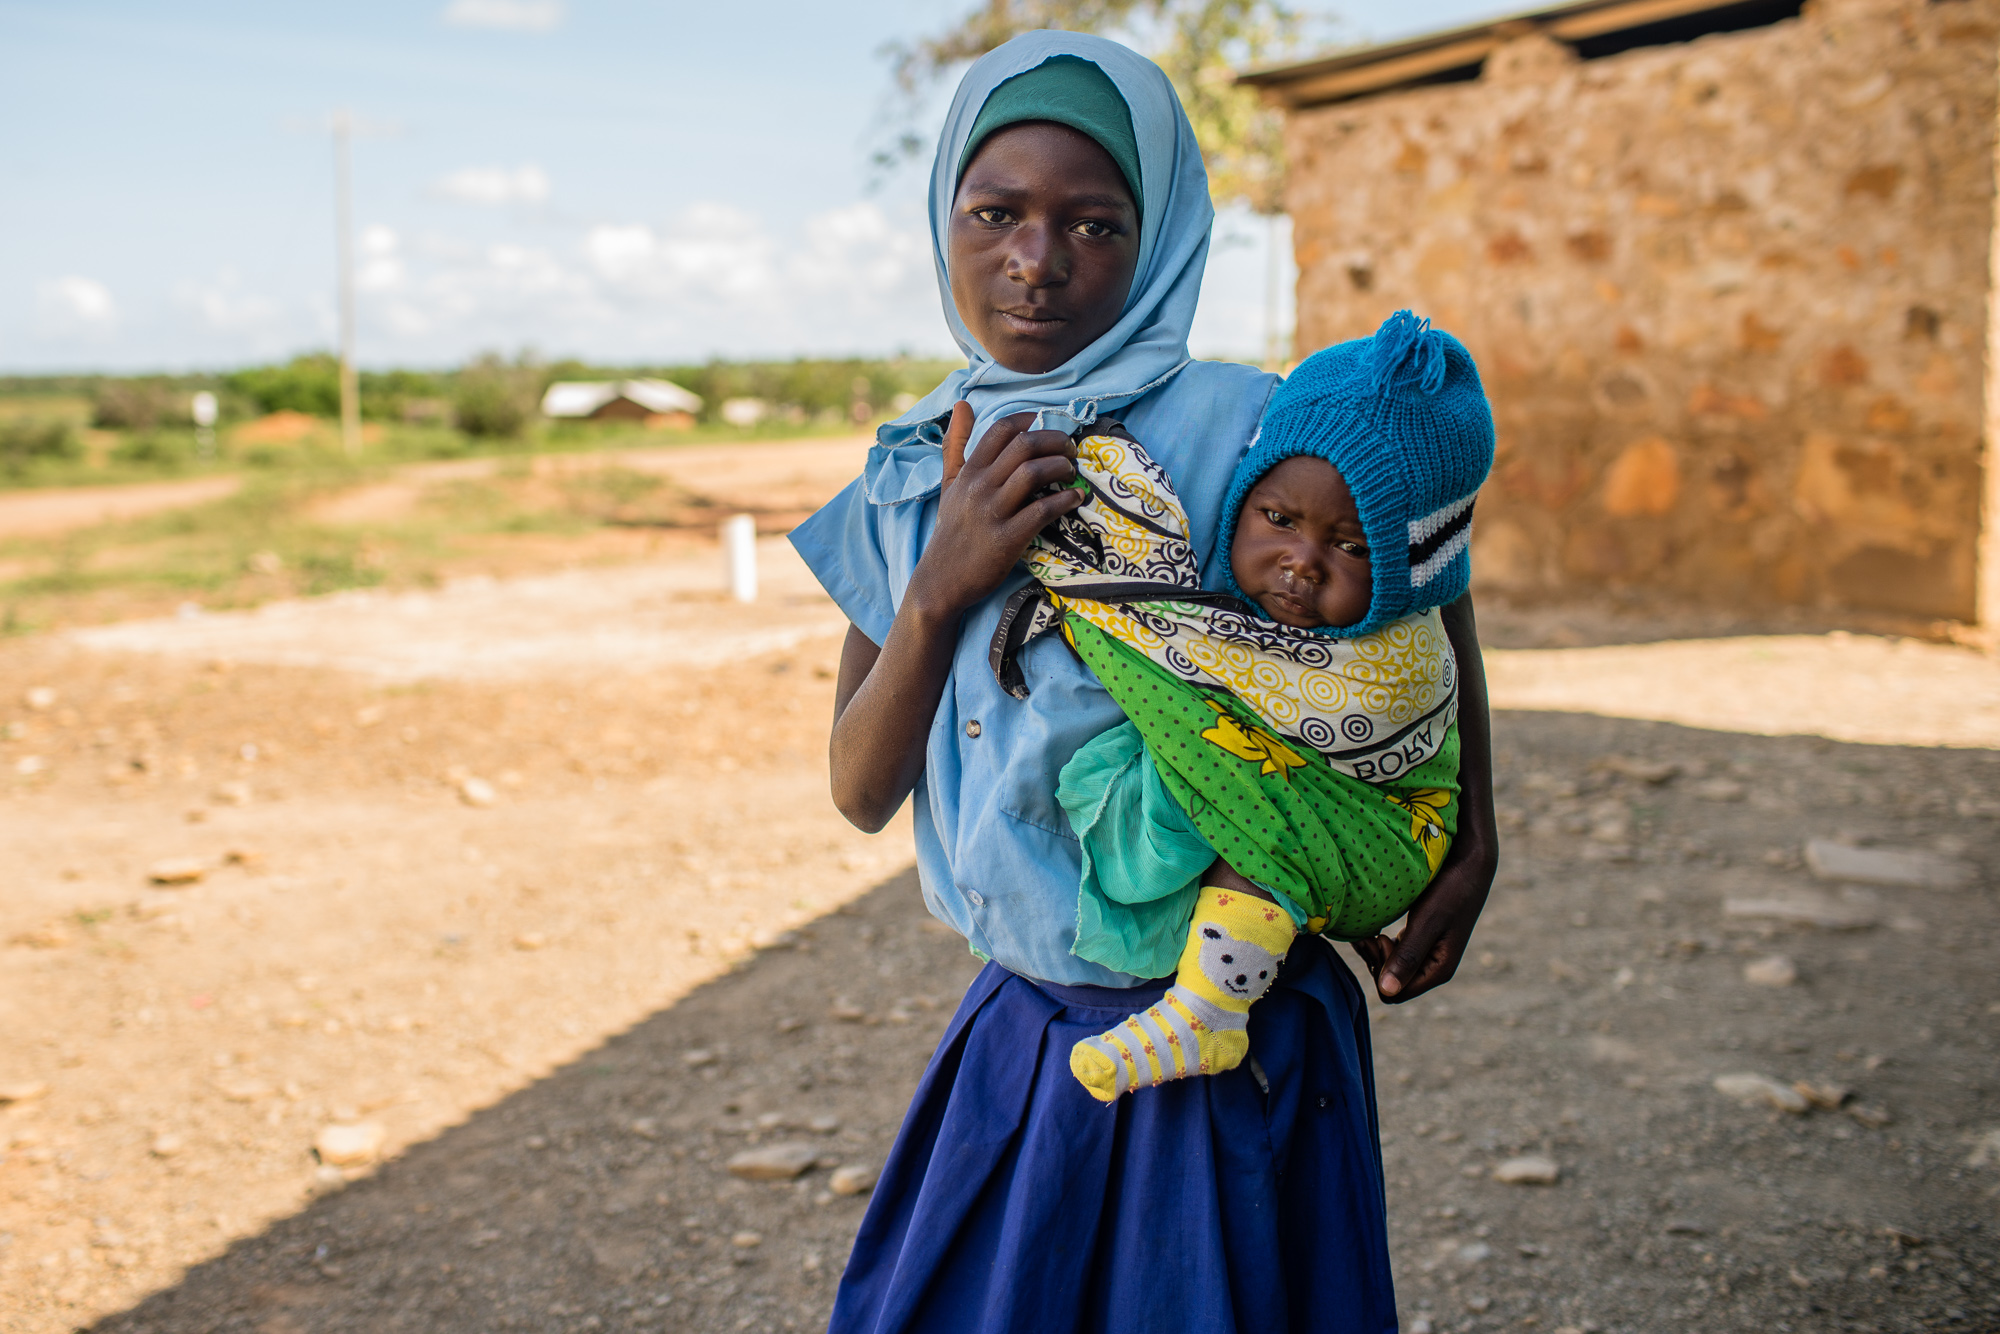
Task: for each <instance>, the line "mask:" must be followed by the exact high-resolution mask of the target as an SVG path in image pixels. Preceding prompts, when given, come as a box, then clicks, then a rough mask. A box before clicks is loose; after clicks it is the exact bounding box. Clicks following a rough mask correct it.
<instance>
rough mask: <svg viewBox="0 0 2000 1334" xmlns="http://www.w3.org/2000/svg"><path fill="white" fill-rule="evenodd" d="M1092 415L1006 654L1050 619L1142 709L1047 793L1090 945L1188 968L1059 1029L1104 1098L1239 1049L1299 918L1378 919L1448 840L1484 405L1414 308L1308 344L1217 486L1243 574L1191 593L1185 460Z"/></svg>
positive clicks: (1465, 365) (1341, 929)
mask: <svg viewBox="0 0 2000 1334" xmlns="http://www.w3.org/2000/svg"><path fill="white" fill-rule="evenodd" d="M1086 429H1087V431H1088V434H1085V435H1083V438H1082V439H1080V440H1079V441H1078V458H1077V466H1078V470H1079V472H1080V474H1081V477H1080V479H1079V481H1078V482H1077V483H1075V485H1076V486H1077V487H1078V488H1079V489H1082V490H1085V491H1086V492H1087V493H1088V495H1089V497H1090V499H1089V500H1088V501H1087V502H1086V503H1085V504H1084V506H1083V507H1082V508H1080V509H1078V510H1076V511H1075V512H1074V513H1071V514H1069V515H1066V516H1064V517H1063V518H1061V519H1059V520H1058V521H1057V522H1056V523H1055V524H1054V525H1053V526H1052V527H1050V528H1049V529H1048V530H1047V531H1045V532H1044V533H1043V534H1042V535H1041V536H1039V537H1037V538H1036V539H1035V542H1034V544H1033V545H1032V546H1031V547H1030V548H1029V550H1028V556H1027V566H1028V570H1029V572H1030V573H1031V574H1033V575H1034V576H1035V578H1036V580H1037V582H1036V583H1035V584H1032V585H1030V586H1029V587H1028V588H1026V589H1023V590H1022V591H1021V592H1020V593H1017V594H1016V595H1015V596H1014V598H1013V599H1011V600H1010V603H1009V614H1008V615H1005V616H1003V618H1002V625H1003V627H1004V628H1003V630H1002V631H1001V633H1000V635H999V637H998V639H997V640H996V645H995V648H996V653H995V668H996V671H997V672H998V674H999V677H1000V681H1001V684H1002V685H1004V686H1008V687H1009V688H1010V689H1011V690H1012V691H1013V693H1015V694H1016V695H1020V696H1025V695H1026V694H1028V693H1029V685H1028V683H1027V682H1026V681H1025V680H1024V679H1023V678H1022V675H1021V673H1020V671H1019V668H1018V664H1017V662H1016V661H1015V659H1016V657H1017V655H1018V650H1019V647H1020V645H1022V644H1024V643H1027V642H1031V641H1032V640H1033V639H1034V638H1035V637H1037V636H1038V635H1041V634H1044V633H1048V632H1050V631H1051V630H1055V629H1058V628H1059V629H1060V631H1061V633H1062V635H1063V637H1064V639H1065V640H1067V641H1068V643H1069V644H1070V646H1071V647H1072V648H1073V649H1075V650H1076V651H1077V653H1078V655H1079V656H1080V657H1081V658H1082V660H1083V661H1084V662H1085V663H1086V664H1087V665H1089V667H1090V668H1091V670H1092V672H1093V673H1094V674H1095V676H1096V677H1097V679H1098V680H1099V681H1100V682H1101V683H1102V684H1103V685H1104V686H1105V688H1106V689H1107V690H1109V691H1110V693H1111V696H1112V698H1113V699H1115V700H1117V702H1118V703H1119V705H1120V706H1121V707H1122V708H1123V709H1124V710H1125V712H1126V714H1127V716H1128V719H1129V721H1127V722H1126V723H1124V724H1122V725H1121V726H1119V727H1116V728H1113V729H1111V730H1110V731H1108V732H1106V733H1105V734H1103V735H1102V736H1099V737H1097V738H1095V739H1093V740H1092V741H1090V742H1089V743H1088V744H1086V745H1085V746H1084V747H1083V748H1082V749H1080V750H1079V751H1078V752H1077V754H1076V757H1075V758H1074V759H1072V760H1071V761H1070V762H1069V764H1068V765H1066V766H1065V767H1064V769H1063V772H1062V781H1061V786H1060V788H1059V791H1058V796H1059V797H1060V799H1061V801H1062V804H1063V807H1064V809H1065V810H1066V811H1067V812H1068V814H1069V818H1070V823H1071V825H1072V826H1073V827H1074V829H1075V830H1076V833H1077V837H1078V839H1079V841H1080V842H1081V843H1082V845H1083V878H1082V890H1081V894H1080V896H1079V902H1078V912H1077V941H1076V945H1075V951H1076V953H1077V954H1078V955H1079V956H1080V957H1083V958H1086V959H1091V960H1094V961H1096V962H1099V963H1103V964H1105V965H1107V966H1109V967H1113V968H1118V969H1120V970H1122V971H1125V972H1129V973H1133V974H1135V975H1138V976H1146V975H1149V974H1157V973H1162V972H1165V971H1167V970H1168V969H1169V968H1172V969H1173V970H1174V971H1175V973H1176V978H1177V980H1176V983H1175V985H1174V986H1173V987H1172V988H1171V989H1170V990H1169V991H1168V992H1167V993H1166V995H1165V996H1163V997H1162V998H1161V999H1160V1000H1159V1001H1157V1002H1156V1003H1154V1004H1153V1005H1151V1006H1149V1007H1147V1008H1146V1009H1145V1010H1143V1011H1141V1012H1139V1013H1137V1014H1134V1015H1132V1016H1131V1017H1129V1018H1128V1019H1126V1020H1125V1021H1124V1022H1123V1023H1121V1024H1119V1025H1117V1026H1115V1027H1114V1028H1112V1029H1110V1030H1108V1031H1106V1032H1104V1033H1101V1034H1098V1035H1096V1036H1094V1037H1090V1038H1086V1039H1084V1040H1083V1041H1081V1042H1079V1043H1077V1044H1076V1046H1075V1048H1074V1049H1073V1050H1072V1051H1071V1053H1070V1069H1071V1071H1072V1072H1073V1073H1074V1074H1075V1075H1076V1077H1077V1079H1078V1081H1079V1082H1081V1083H1082V1084H1083V1085H1084V1087H1085V1088H1087V1089H1088V1090H1089V1091H1090V1092H1091V1094H1092V1096H1094V1097H1096V1098H1098V1099H1099V1100H1100V1101H1104V1102H1110V1101H1112V1100H1113V1099H1114V1098H1116V1097H1118V1096H1119V1095H1120V1094H1122V1093H1124V1092H1126V1091H1127V1090H1128V1089H1130V1088H1134V1087H1143V1086H1151V1085H1156V1084H1160V1083H1164V1082H1165V1081H1167V1080H1171V1079H1179V1078H1182V1077H1184V1076H1186V1075H1191V1074H1217V1073H1220V1072H1222V1071H1225V1070H1232V1069H1234V1068H1235V1067H1236V1066H1237V1065H1238V1064H1239V1063H1240V1062H1241V1060H1242V1059H1243V1055H1244V1053H1245V1052H1246V1051H1247V1049H1248V1036H1247V1021H1248V1016H1249V1012H1250V1006H1251V1005H1252V1003H1254V1002H1255V1001H1256V1000H1257V998H1258V997H1260V996H1261V995H1263V993H1264V991H1265V990H1266V989H1267V988H1268V987H1269V986H1270V984H1271V982H1272V981H1273V980H1275V978H1276V975H1277V965H1278V962H1279V961H1280V960H1282V959H1283V958H1284V956H1285V955H1286V953H1287V951H1288V950H1289V949H1290V947H1291V943H1292V939H1293V936H1294V935H1295V934H1296V933H1297V932H1298V931H1300V930H1304V931H1306V932H1308V933H1311V934H1319V933H1322V932H1324V933H1325V934H1327V935H1330V936H1332V937H1334V938H1336V939H1348V940H1352V939H1367V938H1371V937H1373V936H1374V935H1375V934H1376V933H1377V932H1378V931H1380V930H1381V929H1382V928H1383V927H1384V926H1386V925H1388V923H1389V922H1391V921H1393V920H1394V919H1395V918H1397V917H1399V916H1401V915H1402V913H1403V912H1404V911H1405V910H1406V909H1407V908H1408V907H1409V906H1410V904H1411V903H1413V902H1414V901H1415V900H1416V898H1417V896H1418V895H1419V894H1421V893H1422V892H1423V890H1424V889H1425V888H1426V887H1427V886H1428V885H1429V883H1430V880H1431V876H1432V875H1433V874H1434V873H1435V872H1436V871H1437V869H1438V867H1439V865H1440V864H1441V863H1442V862H1443V860H1444V856H1445V852H1446V849H1447V846H1448V843H1449V839H1450V837H1451V834H1452V832H1453V830H1454V829H1455V828H1456V825H1457V815H1458V807H1457V801H1456V796H1457V792H1458V755H1459V738H1458V732H1457V727H1456V715H1457V706H1458V691H1457V681H1456V673H1455V670H1454V664H1453V662H1452V659H1451V651H1450V647H1449V645H1448V643H1447V641H1446V637H1445V633H1444V626H1443V623H1442V619H1441V618H1440V616H1439V615H1438V612H1437V610H1436V608H1437V607H1438V606H1440V605H1442V604H1444V603H1448V602H1452V601H1454V600H1456V599H1457V598H1458V597H1459V596H1460V595H1462V594H1463V593H1464V591H1465V587H1466V584H1467V582H1468V579H1469V575H1470V563H1469V561H1468V559H1467V554H1466V545H1467V544H1466V536H1467V534H1468V533H1469V531H1470V529H1471V523H1472V503H1473V499H1474V496H1475V493H1476V492H1477V490H1478V488H1479V485H1480V483H1481V482H1483V481H1484V480H1485V477H1486V472H1487V469H1488V468H1489V467H1490V466H1491V464H1492V458H1493V419H1492V413H1491V411H1490V410H1489V408H1488V406H1487V403H1486V397H1485V394H1484V393H1483V392H1482V391H1481V389H1480V385H1479V376H1478V372H1477V370H1476V369H1475V368H1474V366H1473V364H1472V359H1471V357H1470V356H1469V355H1467V353H1466V352H1465V349H1464V348H1463V347H1462V346H1460V345H1459V343H1458V342H1457V340H1455V339H1453V338H1452V337H1451V336H1450V335H1448V334H1444V333H1440V332H1437V331H1434V330H1432V329H1430V327H1429V326H1428V324H1427V323H1426V322H1424V321H1420V320H1418V319H1416V318H1415V317H1414V316H1413V315H1411V314H1410V313H1409V312H1408V311H1401V312H1398V313H1397V314H1396V315H1394V316H1392V317H1391V318H1390V319H1389V320H1388V321H1387V322H1385V323H1384V324H1383V326H1382V327H1381V329H1379V330H1378V331H1377V332H1376V333H1375V335H1374V336H1373V337H1372V338H1362V339H1355V340H1353V341H1351V342H1347V343H1342V344H1339V345H1337V346H1334V347H1330V348H1327V349H1326V350H1325V351H1323V352H1319V353H1316V354H1315V355H1313V356H1312V357H1310V358H1308V359H1307V360H1306V361H1305V363H1304V364H1303V365H1301V366H1300V367H1299V368H1298V370H1297V371H1295V372H1294V373H1293V374H1292V376H1291V378H1290V379H1288V380H1287V381H1286V382H1285V384H1284V385H1283V386H1282V387H1281V388H1280V389H1279V390H1278V392H1277V393H1276V394H1275V395H1273V397H1272V401H1271V406H1270V409H1269V410H1268V411H1267V412H1266V414H1265V417H1264V422H1263V425H1262V427H1261V429H1260V431H1259V436H1258V443H1257V445H1256V446H1255V447H1254V448H1253V449H1252V450H1251V451H1250V453H1249V454H1248V455H1247V456H1246V457H1245V458H1244V460H1243V462H1242V463H1241V464H1240V465H1239V466H1238V468H1237V470H1236V476H1235V479H1234V481H1233V482H1232V484H1231V487H1230V506H1229V511H1230V513H1231V515H1232V517H1231V519H1230V520H1229V522H1228V524H1227V526H1226V527H1225V529H1224V531H1223V534H1222V537H1221V542H1222V543H1223V545H1224V547H1225V548H1226V551H1227V557H1228V564H1227V565H1226V567H1225V571H1226V573H1225V579H1226V580H1227V581H1228V583H1229V585H1230V587H1231V589H1232V590H1233V592H1232V594H1214V593H1207V592H1203V591H1202V590H1201V587H1200V574H1199V571H1198V569H1197V566H1196V563H1195V561H1194V558H1193V553H1192V551H1191V550H1190V548H1189V546H1188V543H1187V520H1186V515H1185V514H1184V513H1183V512H1182V510H1181V506H1180V503H1179V500H1178V499H1177V497H1176V496H1175V493H1174V489H1173V484H1172V480H1171V478H1169V477H1168V476H1167V475H1166V473H1165V472H1164V471H1163V470H1161V469H1160V468H1159V467H1158V465H1157V464H1155V463H1154V462H1153V460H1152V459H1151V458H1150V457H1149V456H1148V455H1147V453H1146V451H1145V449H1144V448H1143V447H1142V446H1141V445H1140V444H1139V442H1138V441H1137V440H1135V439H1133V438H1132V437H1131V436H1130V435H1129V433H1127V432H1125V431H1124V430H1123V429H1122V428H1121V427H1119V426H1117V425H1116V424H1113V425H1111V426H1109V427H1105V426H1096V427H1090V428H1086ZM1217 854H1220V856H1218V855H1217Z"/></svg>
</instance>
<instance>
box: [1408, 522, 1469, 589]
mask: <svg viewBox="0 0 2000 1334" xmlns="http://www.w3.org/2000/svg"><path fill="white" fill-rule="evenodd" d="M1410 527H1412V528H1414V527H1416V525H1415V524H1411V525H1410ZM1471 541H1472V525H1471V524H1467V525H1466V526H1465V527H1464V528H1462V529H1460V530H1459V531H1458V532H1456V533H1454V534H1453V535H1452V536H1451V539H1450V540H1449V541H1447V542H1446V543H1445V544H1444V545H1443V546H1441V547H1439V548H1438V549H1437V550H1436V551H1434V552H1432V553H1431V557H1430V559H1429V560H1427V561H1425V562H1424V563H1423V564H1421V565H1413V566H1411V567H1410V587H1412V588H1422V587H1423V586H1424V585H1425V584H1427V583H1429V582H1430V581H1431V580H1433V579H1435V578H1437V577H1438V576H1439V575H1440V574H1443V573H1444V568H1445V566H1447V565H1449V564H1451V563H1452V561H1454V560H1456V559H1457V558H1458V553H1459V552H1461V551H1464V550H1465V548H1466V547H1467V546H1468V545H1469V544H1470V543H1471Z"/></svg>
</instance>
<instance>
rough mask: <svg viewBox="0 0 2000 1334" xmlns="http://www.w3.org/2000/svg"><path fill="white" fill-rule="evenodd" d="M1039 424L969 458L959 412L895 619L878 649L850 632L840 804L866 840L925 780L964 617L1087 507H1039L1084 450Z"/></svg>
mask: <svg viewBox="0 0 2000 1334" xmlns="http://www.w3.org/2000/svg"><path fill="white" fill-rule="evenodd" d="M1033 420H1034V416H1033V414H1032V413H1025V412H1023V413H1016V414H1015V415H1013V416H1011V417H1003V418H1001V419H1000V420H999V421H998V422H996V423H994V425H993V426H992V427H991V428H990V429H989V430H988V431H987V432H986V435H985V436H984V437H983V438H982V439H981V440H980V442H979V448H978V449H977V450H976V451H974V456H973V458H971V459H970V460H968V459H967V458H966V457H965V445H966V441H967V440H968V439H969V438H970V436H971V435H972V409H971V407H970V406H969V405H967V404H965V403H960V404H958V405H957V406H955V407H954V408H953V409H952V412H951V427H950V429H949V430H948V431H947V432H946V433H945V441H944V492H943V494H942V496H941V497H940V498H939V501H938V519H937V527H936V529H935V530H934V531H933V532H932V534H931V539H930V543H929V545H928V546H926V547H925V548H924V554H923V556H922V557H921V558H919V560H918V561H917V568H916V570H915V571H914V572H913V573H912V575H911V576H910V585H909V587H908V589H906V590H905V591H904V593H903V601H902V605H901V606H899V607H898V608H897V609H896V619H895V621H894V622H893V623H892V624H891V625H890V627H889V633H888V635H887V636H886V637H885V638H884V640H883V642H882V643H881V644H880V645H879V646H878V645H877V644H875V643H874V642H873V641H871V640H870V639H869V638H868V637H867V636H866V635H864V634H862V633H861V631H860V630H858V629H856V628H855V627H854V626H852V625H850V626H849V627H848V628H847V643H846V644H845V645H844V646H843V647H842V649H841V653H840V679H839V681H838V682H837V683H836V685H835V689H834V705H833V709H834V714H833V741H832V744H831V747H830V757H831V760H832V770H833V804H834V805H835V806H837V807H839V809H840V813H841V814H842V815H844V816H846V817H847V818H848V820H849V821H851V822H852V823H853V824H854V825H856V826H857V827H859V828H861V829H865V830H867V831H868V832H869V833H874V832H875V831H876V830H878V829H880V828H882V827H883V826H884V825H886V824H888V823H889V818H890V817H891V816H893V815H894V814H895V813H896V810H897V808H898V807H900V806H901V805H902V804H903V798H905V797H907V796H908V795H909V794H910V790H911V789H912V788H914V787H915V786H916V783H917V778H918V776H919V775H920V774H922V773H923V769H924V742H925V739H926V738H927V737H928V736H929V735H930V727H931V720H932V718H934V717H935V716H936V714H937V706H938V700H940V699H941V698H943V696H944V686H945V681H946V680H947V679H948V678H949V677H950V675H951V659H952V653H953V650H954V649H955V648H956V647H957V645H958V622H959V618H960V617H961V616H963V615H964V614H965V611H966V609H967V608H969V607H971V606H973V605H974V604H975V603H978V602H979V601H981V600H982V599H984V598H985V597H986V596H987V595H988V594H990V593H992V592H993V590H994V589H996V588H998V587H999V586H1000V585H1001V583H1002V582H1003V581H1004V580H1005V579H1006V578H1007V575H1008V573H1009V571H1011V570H1012V569H1013V568H1014V564H1015V562H1016V561H1018V560H1020V559H1021V555H1022V553H1023V552H1025V551H1026V550H1027V549H1028V543H1029V542H1031V541H1033V540H1034V537H1035V534H1036V533H1039V532H1040V531H1041V530H1042V529H1043V528H1045V527H1047V526H1048V524H1049V523H1050V522H1052V521H1053V520H1054V519H1055V518H1056V517H1057V516H1059V515H1061V514H1065V513H1067V512H1068V511H1070V510H1073V509H1075V508H1077V507H1078V506H1079V505H1081V504H1083V502H1084V500H1085V499H1086V496H1085V493H1083V492H1081V491H1076V490H1071V489H1064V490H1061V491H1058V492H1056V493H1054V494H1053V495H1047V496H1042V497H1040V498H1037V497H1036V494H1035V493H1036V492H1038V491H1040V490H1042V489H1043V488H1044V487H1046V486H1048V485H1049V484H1050V483H1052V482H1067V481H1070V480H1072V479H1073V478H1074V477H1075V476H1076V465H1075V463H1074V462H1073V460H1074V459H1075V458H1076V446H1075V444H1074V443H1073V442H1072V441H1071V440H1070V438H1069V437H1068V436H1067V435H1065V434H1063V433H1062V432H1061V431H1030V430H1028V429H1027V428H1028V425H1029V424H1030V423H1031V422H1032V421H1033Z"/></svg>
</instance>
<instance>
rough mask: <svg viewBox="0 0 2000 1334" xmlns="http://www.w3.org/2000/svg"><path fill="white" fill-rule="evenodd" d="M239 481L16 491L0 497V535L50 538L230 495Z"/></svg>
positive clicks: (219, 479) (197, 480)
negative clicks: (78, 529)
mask: <svg viewBox="0 0 2000 1334" xmlns="http://www.w3.org/2000/svg"><path fill="white" fill-rule="evenodd" d="M242 484H243V483H242V479H241V478H237V477H195V478H190V479H189V480H187V481H184V482H134V483H133V484H131V485H129V486H73V487H62V488H56V487H50V488H47V489H45V490H37V491H16V492H13V493H11V494H4V495H0V533H5V534H7V536H9V537H53V536H55V535H56V534H58V533H66V532H69V531H70V530H72V529H75V528H88V527H89V526H90V525H92V524H97V523H110V522H112V521H114V520H117V519H137V518H140V517H142V516H144V515H147V514H158V513H161V512H162V511H164V510H177V509H187V508H189V507H190V506H194V505H206V504H207V503H208V502H210V501H212V500H221V499H223V498H224V497H225V496H231V495H234V494H235V493H236V490H237V488H238V487H240V486H241V485H242Z"/></svg>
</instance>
